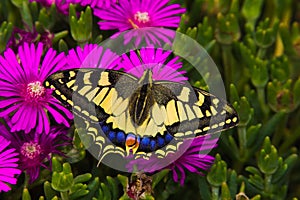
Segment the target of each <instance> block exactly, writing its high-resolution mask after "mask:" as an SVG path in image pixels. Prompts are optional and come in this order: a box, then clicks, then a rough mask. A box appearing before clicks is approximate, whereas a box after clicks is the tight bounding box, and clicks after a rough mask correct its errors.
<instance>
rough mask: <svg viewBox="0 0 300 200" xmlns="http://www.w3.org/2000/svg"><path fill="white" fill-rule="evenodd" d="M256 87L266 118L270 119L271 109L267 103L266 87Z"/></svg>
mask: <svg viewBox="0 0 300 200" xmlns="http://www.w3.org/2000/svg"><path fill="white" fill-rule="evenodd" d="M256 89H257V96H258V101H259V104H260V107H261V110H262V112H263V113H264V120H265V119H268V116H269V111H270V110H269V107H268V106H267V105H266V94H265V88H264V87H257V88H256Z"/></svg>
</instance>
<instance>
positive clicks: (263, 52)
mask: <svg viewBox="0 0 300 200" xmlns="http://www.w3.org/2000/svg"><path fill="white" fill-rule="evenodd" d="M265 55H266V49H265V48H259V49H258V51H257V57H258V58H261V59H262V58H264V57H265Z"/></svg>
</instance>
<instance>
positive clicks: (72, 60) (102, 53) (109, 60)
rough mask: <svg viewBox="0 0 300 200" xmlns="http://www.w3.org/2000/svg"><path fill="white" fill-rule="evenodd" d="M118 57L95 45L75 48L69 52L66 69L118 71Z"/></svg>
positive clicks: (108, 50)
mask: <svg viewBox="0 0 300 200" xmlns="http://www.w3.org/2000/svg"><path fill="white" fill-rule="evenodd" d="M120 59H121V58H120V57H119V56H118V55H117V54H116V53H114V52H112V51H111V50H110V49H105V48H104V47H102V46H99V45H97V44H86V45H84V47H83V48H81V47H79V46H78V47H76V48H74V49H71V50H69V52H68V55H67V68H68V69H74V68H102V69H115V70H118V69H119V67H118V64H119V62H120Z"/></svg>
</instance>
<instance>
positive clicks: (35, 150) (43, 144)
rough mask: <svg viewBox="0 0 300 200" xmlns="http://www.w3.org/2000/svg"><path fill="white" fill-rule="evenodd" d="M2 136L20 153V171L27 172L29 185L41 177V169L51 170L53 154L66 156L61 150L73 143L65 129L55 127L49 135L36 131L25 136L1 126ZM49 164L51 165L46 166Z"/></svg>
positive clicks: (0, 133) (0, 132)
mask: <svg viewBox="0 0 300 200" xmlns="http://www.w3.org/2000/svg"><path fill="white" fill-rule="evenodd" d="M0 136H3V137H5V138H7V139H9V140H10V141H11V143H10V145H9V147H11V148H14V149H16V152H18V154H19V169H21V170H22V171H26V173H27V175H28V176H29V183H32V182H34V181H35V180H36V179H37V178H38V177H39V174H40V168H41V167H44V168H46V169H48V170H51V156H52V154H57V155H61V156H64V153H63V152H61V151H60V150H59V148H60V147H64V146H67V145H69V144H70V143H71V141H72V139H71V138H69V137H68V136H67V130H66V129H65V127H55V126H52V127H51V129H50V132H49V133H48V134H46V133H42V134H40V133H37V132H35V131H31V132H30V133H27V134H25V133H24V132H23V131H21V132H9V130H7V128H6V127H5V126H3V125H0ZM47 162H50V163H49V164H46V163H47Z"/></svg>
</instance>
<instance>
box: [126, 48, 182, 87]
mask: <svg viewBox="0 0 300 200" xmlns="http://www.w3.org/2000/svg"><path fill="white" fill-rule="evenodd" d="M139 53H140V55H138V54H137V52H135V51H133V50H132V51H130V54H129V56H128V55H126V54H123V55H122V58H123V61H122V62H121V63H120V67H121V68H123V69H124V70H125V72H127V73H130V74H132V75H134V76H136V77H139V78H140V77H141V76H142V75H143V73H144V71H145V70H147V69H151V70H152V73H153V75H152V78H153V79H154V80H169V81H175V82H182V81H185V80H187V78H186V77H184V76H182V74H184V73H185V71H177V70H178V69H180V68H181V67H182V63H181V62H178V59H179V57H178V56H176V57H174V58H170V55H171V53H172V52H171V51H166V50H163V49H159V48H158V49H155V48H142V49H140V52H139ZM168 59H170V60H168Z"/></svg>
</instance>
